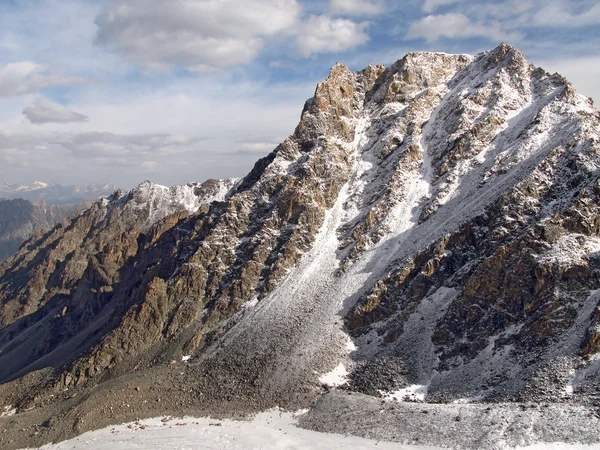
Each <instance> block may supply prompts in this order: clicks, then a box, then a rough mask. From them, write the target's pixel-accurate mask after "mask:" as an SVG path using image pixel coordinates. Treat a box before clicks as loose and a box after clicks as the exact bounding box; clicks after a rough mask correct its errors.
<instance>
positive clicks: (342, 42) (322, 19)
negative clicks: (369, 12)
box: [296, 15, 369, 58]
mask: <svg viewBox="0 0 600 450" xmlns="http://www.w3.org/2000/svg"><path fill="white" fill-rule="evenodd" d="M367 26H368V23H367V22H363V23H355V22H353V21H351V20H347V19H332V18H330V17H328V16H314V15H313V16H310V17H309V18H308V19H307V20H306V22H304V23H303V24H302V26H301V29H300V30H299V33H298V36H297V37H296V48H297V50H298V52H299V53H300V54H301V55H302V56H304V57H305V58H307V57H309V56H311V55H313V54H315V53H335V52H340V51H344V50H349V49H352V48H355V47H358V46H360V45H363V44H365V43H366V42H367V41H368V40H369V35H368V34H367V33H366V28H367Z"/></svg>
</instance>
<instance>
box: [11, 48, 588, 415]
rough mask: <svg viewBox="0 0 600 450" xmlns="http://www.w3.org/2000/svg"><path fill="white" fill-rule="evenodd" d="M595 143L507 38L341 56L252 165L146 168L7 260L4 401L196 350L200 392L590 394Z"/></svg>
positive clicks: (574, 98) (242, 396) (568, 97)
mask: <svg viewBox="0 0 600 450" xmlns="http://www.w3.org/2000/svg"><path fill="white" fill-rule="evenodd" d="M599 150H600V116H599V113H598V111H597V110H596V109H595V108H594V106H593V104H592V103H591V101H590V100H589V99H587V98H585V97H583V96H580V95H578V94H577V93H576V92H575V90H574V89H573V86H572V85H571V84H570V83H569V82H568V81H567V80H565V79H564V78H563V77H561V76H560V75H558V74H554V75H551V74H548V73H546V72H545V71H544V70H542V69H540V68H536V67H534V66H532V65H530V64H528V63H527V61H525V59H524V58H523V56H522V55H521V53H520V52H519V51H518V50H516V49H514V48H512V47H509V46H507V45H504V44H503V45H501V46H499V47H498V48H496V49H494V50H491V51H488V52H484V53H481V54H479V55H476V56H469V55H446V54H437V53H410V54H408V55H406V56H405V57H404V58H403V59H401V60H400V61H398V62H397V63H396V64H394V65H392V66H391V67H389V68H386V67H383V66H370V67H368V68H366V69H365V70H363V71H359V72H352V71H350V70H349V69H348V68H347V67H345V66H343V65H341V64H337V65H336V66H335V67H334V68H333V69H332V70H331V73H330V75H329V77H328V79H327V80H325V81H324V82H323V83H321V84H319V85H318V86H317V89H316V92H315V96H314V97H313V98H312V99H310V100H309V101H308V102H307V103H306V105H305V107H304V110H303V112H302V118H301V121H300V124H299V125H298V127H297V128H296V130H295V132H294V134H293V135H291V136H290V137H289V138H287V139H286V140H285V141H284V142H283V143H282V144H281V145H280V146H278V147H277V148H276V149H275V150H274V151H273V152H272V153H271V154H270V155H268V156H267V157H265V158H263V159H261V160H260V161H258V162H257V163H256V165H255V167H254V169H253V170H252V171H251V172H250V173H249V174H248V175H247V176H246V177H245V178H244V179H242V180H241V181H239V182H238V183H237V184H235V185H234V183H233V182H231V181H229V182H207V183H205V184H203V185H201V186H200V185H196V186H194V187H193V190H192V191H190V190H189V189H191V188H189V189H188V190H186V191H185V192H186V194H185V195H183V194H182V192H179V191H177V188H171V190H168V189H167V188H161V187H156V186H153V185H151V184H143V185H141V186H139V187H138V188H136V189H135V190H134V191H132V192H131V193H129V194H117V195H115V196H113V197H111V198H110V199H109V200H108V201H106V202H100V203H96V204H95V205H94V206H92V207H91V208H90V209H88V210H87V211H85V212H84V213H83V214H81V215H79V216H78V217H75V218H74V219H71V220H69V221H65V222H63V223H62V224H61V225H59V226H58V227H57V228H55V229H53V230H52V231H50V232H49V233H46V234H38V235H37V236H35V237H34V238H32V239H31V240H30V241H29V242H28V243H27V244H26V245H25V246H24V247H23V248H22V249H21V250H20V251H19V253H18V254H17V255H16V256H15V257H14V258H12V259H11V260H10V261H9V262H7V263H6V264H5V265H3V266H2V267H1V268H0V304H1V305H2V306H1V310H0V311H1V316H0V317H1V319H0V320H1V324H2V328H1V329H0V380H2V381H3V382H10V381H12V380H16V381H12V383H9V384H7V385H6V386H11V385H13V384H14V385H15V386H16V385H17V384H15V383H20V384H18V385H19V386H20V387H21V388H20V393H19V394H14V393H11V394H10V396H9V397H10V398H9V397H6V399H5V402H6V403H8V402H9V401H10V403H11V404H14V405H17V406H18V407H19V408H30V407H37V406H40V405H44V404H48V403H52V402H57V401H59V400H60V398H62V397H61V395H59V393H61V392H63V391H64V390H65V389H66V388H68V389H79V390H82V391H83V392H90V391H89V390H90V389H91V388H92V387H94V386H97V385H98V383H102V382H105V381H106V380H109V379H115V378H117V377H119V376H121V375H124V374H131V373H138V374H142V375H143V373H144V371H147V370H151V369H152V368H157V367H162V366H165V365H168V364H169V363H170V362H171V361H172V360H181V357H182V356H183V355H192V360H191V361H193V363H191V362H190V363H189V364H188V365H186V368H187V369H186V370H189V372H186V373H188V374H189V376H186V378H185V380H184V381H181V383H184V384H185V383H187V384H185V386H186V389H187V388H188V387H189V391H190V392H196V394H198V396H199V395H202V396H203V399H204V400H203V401H207V400H206V399H207V398H213V399H217V400H219V401H236V402H238V403H240V404H241V403H244V404H252V405H257V407H269V406H274V405H281V406H286V407H298V406H306V405H308V404H310V402H311V401H312V399H314V396H315V395H316V394H317V393H318V391H319V389H320V386H319V381H318V380H319V377H320V376H321V375H322V374H325V373H327V372H329V371H330V370H332V369H334V368H335V367H336V366H338V365H339V364H340V363H342V364H343V365H344V366H345V367H346V369H348V370H350V371H352V370H353V369H354V370H355V372H354V373H351V374H350V377H349V379H350V383H349V384H348V386H349V387H350V388H352V389H356V390H363V391H364V392H365V393H368V394H377V393H381V392H386V391H390V390H394V389H401V388H403V387H404V386H407V385H419V386H421V387H423V386H425V387H426V388H424V389H426V390H427V395H426V399H428V400H431V401H451V400H457V399H465V398H467V399H477V400H486V401H498V400H519V399H524V398H527V399H536V398H543V399H545V400H555V401H567V400H578V401H582V402H586V401H593V400H594V398H595V397H594V396H595V395H597V392H596V389H597V388H598V386H599V385H600V384H599V376H600V375H599V372H600V362H599V361H600V359H598V358H597V357H596V355H597V354H598V352H599V351H600V344H599V342H600V332H599V331H598V329H599V326H600V325H599V324H600V313H598V311H599V307H600V303H599V302H600V257H599V256H598V255H599V253H598V252H599V250H600V236H599V235H598V234H599V231H600V221H599V219H598V217H600V215H599V213H600V210H599V209H600V157H599V155H600V154H599ZM211 192H212V193H211ZM216 192H218V194H217V193H216ZM184 197H185V198H186V200H185V201H180V199H182V198H184ZM174 199H179V200H174ZM210 200H215V201H212V203H211V202H210ZM178 202H179V203H178ZM189 205H191V206H190V207H189V208H188V206H189ZM42 369H43V370H42ZM181 373H182V374H183V372H181ZM142 375H140V376H142ZM17 379H18V380H17ZM22 386H27V388H26V389H23V388H22ZM8 391H9V390H8V389H5V390H3V391H2V392H8ZM200 391H202V392H201V394H200V393H199V392H200ZM11 392H12V391H11ZM2 395H8V394H2ZM190 395H193V394H190ZM52 396H54V397H52ZM198 398H199V397H198ZM198 401H199V400H198Z"/></svg>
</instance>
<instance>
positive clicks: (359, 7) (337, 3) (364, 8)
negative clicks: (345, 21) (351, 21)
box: [329, 0, 385, 16]
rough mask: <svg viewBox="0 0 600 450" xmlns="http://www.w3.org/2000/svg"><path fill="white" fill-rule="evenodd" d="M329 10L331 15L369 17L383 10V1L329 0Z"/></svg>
mask: <svg viewBox="0 0 600 450" xmlns="http://www.w3.org/2000/svg"><path fill="white" fill-rule="evenodd" d="M329 8H330V10H331V12H332V13H333V14H346V15H349V16H371V15H376V14H381V13H382V12H383V11H384V9H385V3H384V1H383V0H331V2H330V5H329Z"/></svg>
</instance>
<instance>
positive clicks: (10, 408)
mask: <svg viewBox="0 0 600 450" xmlns="http://www.w3.org/2000/svg"><path fill="white" fill-rule="evenodd" d="M16 413H17V408H13V406H12V405H8V406H5V407H4V411H3V412H2V413H0V417H10V416H14V415H15V414H16Z"/></svg>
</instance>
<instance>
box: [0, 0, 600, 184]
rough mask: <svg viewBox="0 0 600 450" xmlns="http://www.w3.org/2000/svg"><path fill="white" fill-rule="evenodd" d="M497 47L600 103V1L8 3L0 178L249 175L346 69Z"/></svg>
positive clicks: (176, 180) (1, 51)
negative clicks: (511, 49)
mask: <svg viewBox="0 0 600 450" xmlns="http://www.w3.org/2000/svg"><path fill="white" fill-rule="evenodd" d="M502 41H505V42H508V43H510V44H512V45H514V46H516V47H518V48H520V49H521V50H522V51H523V53H524V54H525V56H526V57H527V58H528V59H529V61H530V62H533V63H535V64H536V65H540V66H542V67H544V68H545V69H546V70H548V71H551V72H554V71H558V72H560V73H562V74H563V75H565V76H566V77H567V78H569V79H570V80H571V81H573V83H574V84H575V87H576V88H577V89H578V90H579V91H580V92H581V93H584V94H586V95H589V96H591V97H592V98H595V99H597V104H598V102H600V83H598V82H597V80H599V79H600V3H599V2H598V1H597V0H563V1H560V0H506V1H497V0H496V1H483V0H477V1H475V0H405V1H392V0H243V1H241V0H239V1H236V0H161V1H159V0H114V1H113V0H0V102H2V108H0V183H30V182H33V181H35V180H41V181H46V182H51V183H62V184H89V183H114V184H116V185H118V186H120V187H123V188H130V187H132V186H134V185H136V184H137V183H139V182H141V181H143V180H145V179H150V180H152V181H155V182H157V183H161V184H167V185H172V184H181V183H185V182H188V181H201V180H204V179H206V178H210V177H231V176H242V175H244V174H245V173H246V172H247V171H248V170H249V169H250V168H251V166H252V165H253V163H254V161H255V160H256V159H258V158H259V157H261V156H263V155H265V154H267V153H268V152H269V151H270V150H272V149H273V148H274V147H275V146H276V144H277V143H279V142H281V141H282V140H283V139H284V138H285V137H286V136H287V135H289V134H291V133H292V132H293V129H294V127H295V125H296V124H297V122H298V119H299V115H300V112H301V110H302V106H303V103H304V101H305V100H306V99H307V98H309V97H310V96H311V95H312V94H313V91H314V87H315V84H316V83H317V82H318V81H320V80H322V79H324V78H325V77H326V76H327V74H328V72H329V69H330V68H331V66H332V65H333V64H334V63H335V62H336V61H342V62H343V63H345V64H347V65H348V66H350V67H351V68H352V69H362V68H364V67H365V66H366V65H367V64H371V63H373V64H379V63H384V64H391V63H393V62H394V61H396V60H397V59H400V58H401V57H402V56H403V55H404V54H405V53H406V52H408V51H414V50H433V51H444V52H452V53H476V52H480V51H484V50H488V49H490V48H493V47H495V46H496V45H498V44H499V43H500V42H502Z"/></svg>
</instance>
